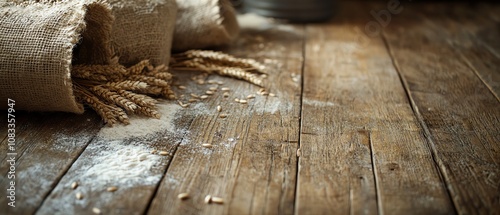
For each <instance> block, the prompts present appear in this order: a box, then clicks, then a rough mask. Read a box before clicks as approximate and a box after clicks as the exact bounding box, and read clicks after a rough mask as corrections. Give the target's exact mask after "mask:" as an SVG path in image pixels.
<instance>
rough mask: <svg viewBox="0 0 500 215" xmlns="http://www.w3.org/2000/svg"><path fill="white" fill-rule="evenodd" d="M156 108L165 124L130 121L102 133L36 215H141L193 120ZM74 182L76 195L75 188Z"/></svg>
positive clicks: (171, 107)
mask: <svg viewBox="0 0 500 215" xmlns="http://www.w3.org/2000/svg"><path fill="white" fill-rule="evenodd" d="M158 107H159V111H160V113H161V114H162V118H161V119H151V118H146V117H131V124H130V125H127V126H124V125H115V126H114V127H105V128H103V129H101V130H100V131H99V133H98V134H97V136H96V138H94V140H93V141H92V142H91V143H90V144H89V145H88V147H87V148H86V149H85V151H83V152H82V154H81V156H80V157H79V158H78V160H76V161H75V162H74V164H73V165H72V166H71V168H70V169H69V170H68V172H67V173H66V174H65V175H64V177H62V178H61V180H60V182H59V183H58V184H57V186H56V187H55V188H54V189H53V190H52V192H51V193H50V195H49V196H48V197H47V198H46V199H45V201H44V202H43V205H42V206H41V207H40V208H39V210H38V211H37V214H90V213H92V211H93V210H94V208H97V209H99V210H100V211H101V212H102V213H105V214H123V213H126V214H143V213H144V211H145V210H146V208H147V207H148V204H149V202H150V199H151V198H152V196H153V194H154V192H155V190H156V187H157V184H158V182H159V181H160V180H161V178H162V176H163V174H164V171H165V169H166V167H167V165H168V164H169V161H170V159H171V155H172V154H173V153H174V152H175V149H176V146H177V145H178V144H179V142H180V141H181V139H182V137H183V135H184V132H186V131H185V130H183V128H185V126H186V125H188V124H189V120H190V118H189V117H180V118H177V117H176V116H177V115H179V116H184V114H186V113H183V112H182V111H181V108H180V106H179V105H178V104H177V103H176V102H174V101H164V102H161V103H160V104H158ZM153 150H157V152H154V151H153ZM161 151H164V152H165V154H163V153H162V154H160V152H161ZM74 182H76V183H78V184H79V185H78V187H77V188H76V189H72V188H71V184H72V183H74ZM109 187H117V188H118V189H117V190H116V191H114V192H111V191H108V190H107V189H108V188H109ZM77 193H80V194H81V195H82V198H81V199H78V197H77V195H78V194H77Z"/></svg>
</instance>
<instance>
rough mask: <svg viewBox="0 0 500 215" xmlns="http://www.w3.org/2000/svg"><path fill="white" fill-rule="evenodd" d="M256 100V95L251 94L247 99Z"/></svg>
mask: <svg viewBox="0 0 500 215" xmlns="http://www.w3.org/2000/svg"><path fill="white" fill-rule="evenodd" d="M254 98H255V95H254V94H250V95H248V96H247V99H254Z"/></svg>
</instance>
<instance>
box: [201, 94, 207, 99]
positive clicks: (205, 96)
mask: <svg viewBox="0 0 500 215" xmlns="http://www.w3.org/2000/svg"><path fill="white" fill-rule="evenodd" d="M206 98H208V95H202V96H200V99H206Z"/></svg>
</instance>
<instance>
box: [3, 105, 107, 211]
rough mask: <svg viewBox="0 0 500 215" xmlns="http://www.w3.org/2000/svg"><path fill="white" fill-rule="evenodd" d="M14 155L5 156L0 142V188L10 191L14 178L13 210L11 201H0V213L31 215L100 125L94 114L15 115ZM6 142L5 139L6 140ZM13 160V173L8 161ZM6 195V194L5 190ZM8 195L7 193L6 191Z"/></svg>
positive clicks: (5, 150)
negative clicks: (12, 158) (0, 159)
mask: <svg viewBox="0 0 500 215" xmlns="http://www.w3.org/2000/svg"><path fill="white" fill-rule="evenodd" d="M16 117H17V119H18V121H17V122H16V126H17V129H16V144H15V146H14V148H15V151H14V152H15V153H17V154H16V155H13V156H10V155H7V152H11V151H8V150H7V148H6V147H4V146H6V145H7V143H6V142H2V150H1V151H2V152H1V153H2V156H6V157H5V158H3V159H2V163H1V166H0V168H1V173H2V176H1V180H0V186H1V187H3V188H5V189H7V188H9V189H10V187H11V186H10V183H11V181H13V180H11V179H14V178H9V176H10V175H15V180H14V183H15V186H14V187H15V202H16V203H15V206H16V207H15V208H14V207H10V206H8V205H7V203H8V202H10V201H11V200H10V199H8V198H1V199H0V211H2V212H5V213H7V214H32V213H33V212H34V211H35V210H36V209H37V208H38V207H39V205H40V204H41V202H42V201H43V200H44V198H45V197H46V196H47V195H48V193H49V192H50V191H51V190H52V188H53V187H54V186H55V185H56V184H57V182H58V180H59V179H60V178H61V177H62V175H64V173H65V172H66V170H67V169H68V168H69V167H70V166H71V164H72V163H73V161H74V160H75V159H76V158H77V157H78V156H79V155H80V153H81V152H82V151H83V149H84V148H85V147H86V146H87V144H88V143H89V141H90V140H91V139H92V138H93V137H94V135H95V133H96V132H97V131H98V130H99V128H100V127H101V126H102V123H101V122H100V119H99V118H98V117H97V116H96V114H94V113H91V112H87V113H85V114H83V115H75V114H68V113H26V112H18V113H17V114H16ZM5 141H6V140H5ZM11 157H15V158H14V159H15V165H14V166H15V170H14V171H15V173H14V174H10V173H8V172H10V171H12V169H11V163H10V161H9V162H7V161H8V160H10V159H11ZM5 193H7V191H5ZM8 193H9V194H7V195H10V191H9V192H8Z"/></svg>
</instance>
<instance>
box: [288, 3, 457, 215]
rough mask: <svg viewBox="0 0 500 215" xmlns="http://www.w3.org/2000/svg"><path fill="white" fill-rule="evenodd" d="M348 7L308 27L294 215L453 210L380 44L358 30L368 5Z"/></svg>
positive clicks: (368, 9) (395, 74) (392, 68)
mask: <svg viewBox="0 0 500 215" xmlns="http://www.w3.org/2000/svg"><path fill="white" fill-rule="evenodd" d="M343 6H345V5H343ZM374 6H375V7H374V8H377V7H378V8H383V6H384V5H380V4H375V5H374ZM350 8H358V10H357V11H362V12H358V13H356V14H355V15H353V14H351V13H352V11H356V10H350V11H349V13H346V14H344V15H345V16H347V17H343V18H342V17H339V18H338V19H341V21H336V20H333V21H332V22H333V23H330V24H317V25H308V26H307V31H306V33H307V42H306V54H305V71H304V94H303V106H302V130H301V142H300V148H301V153H302V156H301V157H300V158H299V177H298V188H297V199H296V208H297V210H296V214H331V213H332V212H334V213H336V214H348V213H351V214H415V213H417V214H453V213H454V210H453V205H452V204H451V200H450V199H449V196H448V193H447V191H446V187H445V185H444V183H443V182H442V181H441V179H440V176H439V172H438V171H437V170H436V167H435V163H434V161H433V159H432V155H431V152H430V149H429V147H428V146H427V142H426V140H425V137H424V136H423V134H422V133H423V132H422V129H421V128H420V126H419V124H418V121H417V119H416V118H415V116H414V114H413V112H412V109H411V106H410V104H409V102H408V99H407V97H406V94H405V90H404V88H403V86H402V84H401V82H400V79H399V77H398V74H397V72H396V71H395V69H394V67H393V65H392V62H391V59H390V57H389V55H388V53H387V50H386V47H385V45H384V43H383V42H382V40H381V39H380V37H371V38H369V37H368V38H365V37H366V36H365V35H364V33H363V29H364V26H365V24H366V23H367V22H368V21H370V20H369V18H367V16H368V15H369V14H368V13H369V11H370V10H371V9H374V8H367V7H362V6H361V5H359V4H356V3H353V5H351V7H350ZM363 12H365V13H366V15H364V14H361V13H363ZM339 16H340V15H339ZM351 16H353V17H358V19H359V16H362V17H365V18H367V19H368V20H366V19H365V20H366V21H363V19H360V20H359V21H356V22H353V21H351V19H350V18H351ZM353 19H356V18H353Z"/></svg>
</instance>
